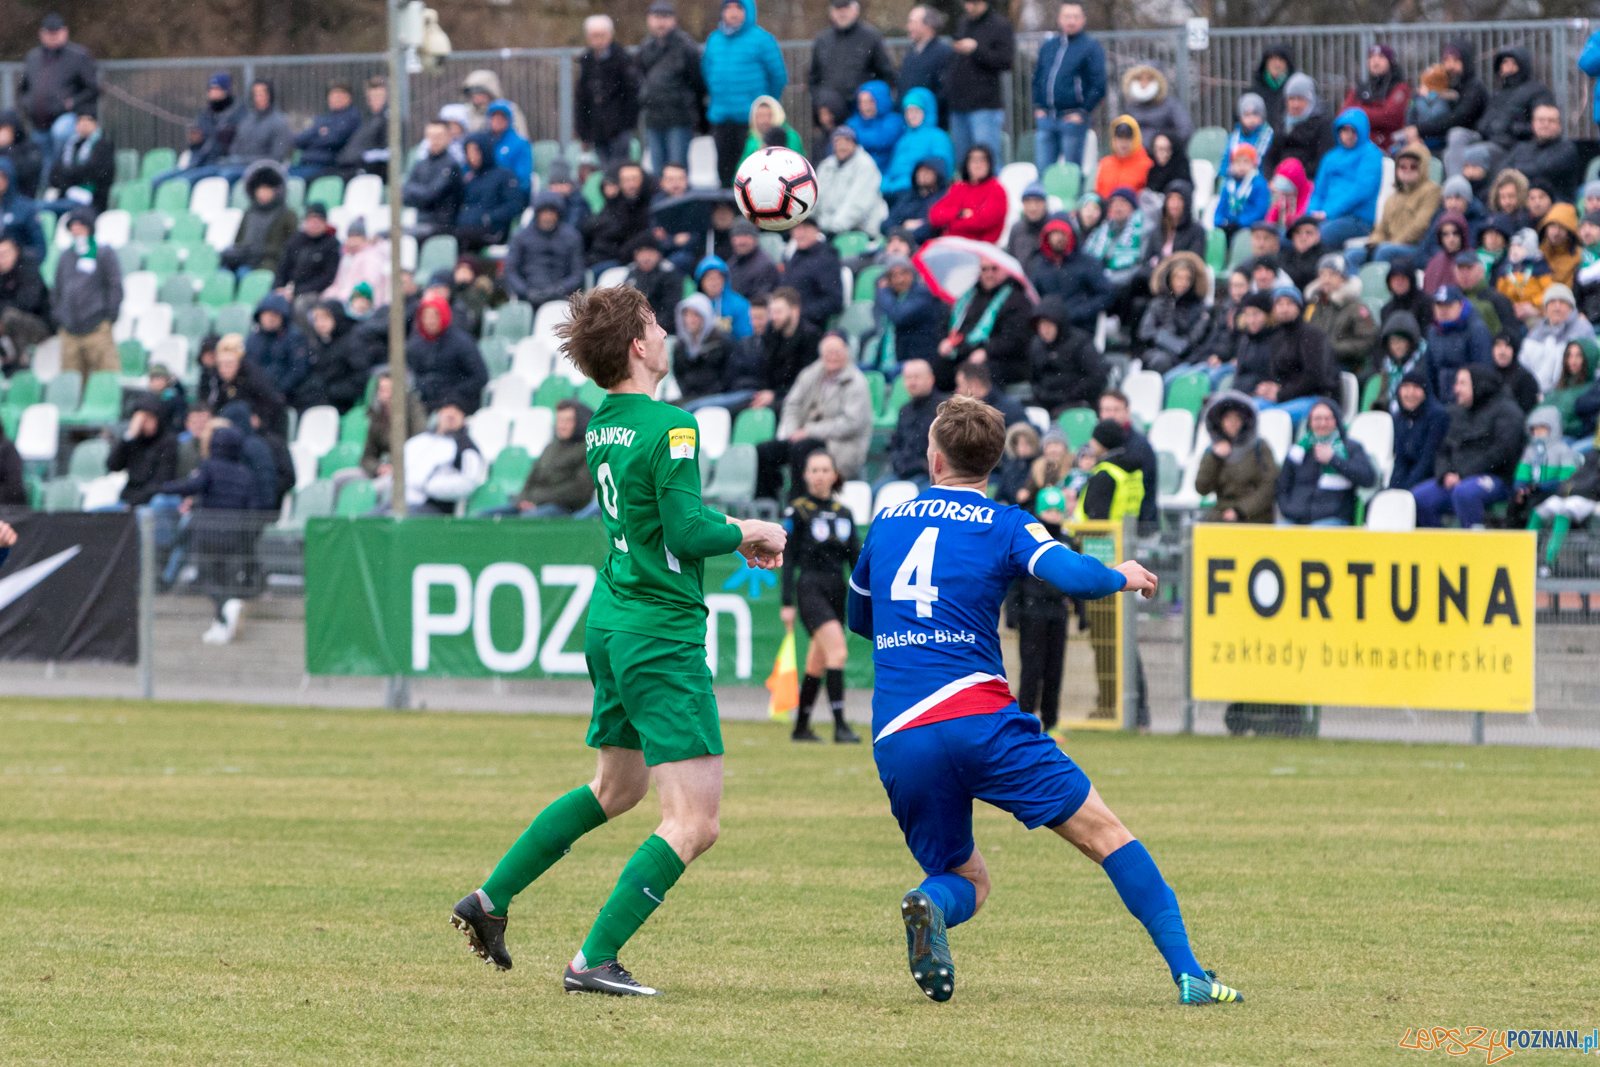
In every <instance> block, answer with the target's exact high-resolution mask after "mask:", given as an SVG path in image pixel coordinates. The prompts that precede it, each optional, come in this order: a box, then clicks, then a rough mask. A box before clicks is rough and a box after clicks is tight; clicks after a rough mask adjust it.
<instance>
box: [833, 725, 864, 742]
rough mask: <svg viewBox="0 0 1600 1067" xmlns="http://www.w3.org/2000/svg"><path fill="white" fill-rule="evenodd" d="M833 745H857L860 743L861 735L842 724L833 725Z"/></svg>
mask: <svg viewBox="0 0 1600 1067" xmlns="http://www.w3.org/2000/svg"><path fill="white" fill-rule="evenodd" d="M833 743H834V744H836V745H859V744H860V743H861V735H860V734H858V733H856V732H855V731H854V730H852V729H850V727H848V726H846V725H845V724H844V723H842V722H841V723H835V724H834V727H833Z"/></svg>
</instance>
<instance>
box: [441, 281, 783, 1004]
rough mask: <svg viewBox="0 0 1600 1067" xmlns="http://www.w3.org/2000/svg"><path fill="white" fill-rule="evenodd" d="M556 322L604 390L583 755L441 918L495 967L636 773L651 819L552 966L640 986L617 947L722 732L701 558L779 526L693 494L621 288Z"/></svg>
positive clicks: (660, 338) (651, 356)
mask: <svg viewBox="0 0 1600 1067" xmlns="http://www.w3.org/2000/svg"><path fill="white" fill-rule="evenodd" d="M571 311H572V315H571V318H570V319H569V320H568V321H567V322H566V323H564V324H563V325H562V326H561V327H560V328H559V332H560V333H561V335H562V336H563V337H564V338H565V340H566V342H567V356H568V358H570V359H571V360H572V361H573V362H574V363H575V364H576V365H577V366H578V368H579V369H580V370H582V371H583V372H584V373H585V374H587V375H588V376H589V377H590V378H592V379H594V381H595V383H596V384H598V385H600V386H601V387H602V388H604V389H605V390H606V393H607V396H606V399H605V402H604V403H602V404H601V405H600V409H599V410H598V411H596V412H595V414H594V417H593V418H592V419H590V421H589V429H588V432H587V433H586V434H585V436H584V441H585V445H586V447H587V453H588V464H589V471H590V473H591V474H592V475H593V476H594V484H595V486H596V488H597V491H598V493H599V496H600V506H601V515H602V518H603V519H604V521H605V526H606V533H607V535H608V537H609V539H610V541H611V547H610V550H609V551H608V553H607V555H606V563H605V568H604V570H603V571H602V572H601V574H600V579H599V581H598V582H597V583H596V585H595V590H594V596H593V599H591V600H590V602H589V616H588V623H587V634H586V636H585V639H584V655H585V656H587V657H588V661H589V678H590V680H591V681H593V683H594V713H593V717H592V719H591V720H590V723H589V738H588V741H589V745H590V747H592V748H597V749H599V750H600V758H599V768H598V770H597V771H596V772H595V777H594V780H593V781H592V782H590V783H589V784H588V785H582V786H579V787H578V788H577V789H574V790H573V791H572V792H570V793H568V794H566V795H565V796H563V797H560V798H559V799H557V800H556V801H555V802H554V803H552V804H551V805H550V806H549V807H547V808H545V809H544V810H543V811H542V812H540V813H539V817H538V818H536V819H534V821H533V824H532V825H531V826H529V827H528V829H527V830H526V831H524V832H523V834H522V836H521V837H520V838H518V840H517V843H516V844H514V845H513V846H511V851H509V852H507V853H506V854H505V856H504V858H502V859H501V860H500V863H499V865H498V866H496V867H495V869H494V873H493V874H491V875H490V876H489V880H488V881H487V882H485V883H484V884H483V887H482V888H480V889H477V890H475V891H474V892H472V893H469V894H467V896H466V897H464V898H462V900H461V901H460V902H459V903H458V904H456V906H455V909H454V910H453V912H452V913H451V917H450V921H451V922H452V923H453V924H454V925H455V926H456V927H457V929H459V930H461V931H462V932H463V933H464V934H466V936H467V942H468V944H469V945H470V947H471V949H472V951H473V952H474V953H476V954H477V955H478V956H481V957H482V958H483V959H485V960H487V961H488V962H490V963H492V964H494V965H495V966H496V967H498V968H500V969H501V970H508V969H509V968H510V967H511V955H510V954H509V953H508V952H507V951H506V944H505V929H506V909H507V907H509V906H510V904H511V900H512V898H513V897H515V896H516V894H518V893H520V892H521V891H522V890H523V889H525V888H527V886H528V885H529V884H531V883H532V882H533V880H534V879H535V878H538V877H539V876H540V875H541V874H543V873H544V872H545V871H546V870H548V869H549V868H550V866H551V865H552V864H554V863H555V862H556V861H557V860H559V859H560V858H561V857H562V856H564V855H566V854H567V852H569V851H570V850H571V848H572V845H573V842H575V841H576V840H577V839H578V838H580V837H582V836H583V835H584V834H586V833H588V832H589V831H590V830H593V829H595V828H596V827H598V826H599V825H601V824H602V823H604V822H605V821H606V820H607V819H611V818H615V817H616V816H618V815H621V814H622V813H623V812H626V811H628V810H630V809H631V808H633V806H634V805H636V804H638V803H639V801H641V800H643V799H644V795H645V793H646V791H647V790H648V789H649V787H650V782H651V780H652V778H653V779H654V780H655V784H656V791H657V792H658V793H659V794H660V796H661V825H660V826H659V827H657V829H656V832H655V833H654V834H652V835H651V836H650V837H649V838H648V839H647V840H646V841H645V842H644V844H642V845H640V846H639V850H638V851H637V852H635V853H634V855H633V858H632V859H630V860H629V861H628V863H627V866H625V867H624V868H623V869H622V876H621V877H620V878H619V879H618V880H617V885H616V888H615V889H614V890H612V893H611V899H610V900H608V901H607V902H606V905H605V907H604V908H602V909H601V911H600V915H599V917H598V918H597V919H595V923H594V927H593V929H591V930H590V931H589V936H588V937H587V938H586V939H585V940H584V942H583V947H582V948H581V949H579V951H578V954H577V955H576V956H575V957H573V960H572V962H571V963H570V964H568V966H567V970H566V974H565V976H564V977H563V979H562V981H563V985H564V986H565V988H566V989H567V990H568V991H570V992H595V993H612V994H616V995H619V996H653V995H655V992H656V991H655V990H654V989H651V988H650V987H648V986H644V985H641V984H639V983H638V982H636V981H634V980H633V977H632V976H631V975H629V974H628V972H627V971H626V970H624V969H623V968H622V965H621V964H620V963H618V962H617V953H618V951H619V950H620V949H621V948H622V946H623V944H624V943H625V942H626V941H627V940H628V938H629V937H631V936H633V933H634V931H636V930H637V929H639V927H640V926H641V925H643V924H644V921H645V920H646V919H648V918H649V917H650V914H651V912H653V911H655V909H656V908H657V907H658V906H659V905H660V904H661V903H662V898H663V897H664V896H665V895H666V892H667V890H669V889H671V888H672V886H673V884H674V883H676V882H677V880H678V878H679V877H680V876H681V875H682V874H683V871H684V868H685V867H686V866H687V865H688V864H689V863H690V862H691V861H692V860H693V859H694V858H695V857H696V856H698V855H700V854H701V853H702V852H704V851H705V850H706V849H708V848H710V847H711V845H712V844H713V843H714V842H715V841H716V839H717V810H718V807H719V806H720V804H721V801H722V731H721V728H720V727H719V725H718V723H717V702H716V698H715V697H714V696H713V695H712V691H711V672H710V670H709V669H708V668H707V666H706V649H705V637H706V605H705V596H704V592H703V588H702V576H703V572H704V564H703V563H702V561H703V560H704V559H706V558H707V557H708V556H720V555H723V554H725V553H729V552H735V551H737V552H739V553H741V554H742V555H743V556H744V557H745V558H746V559H747V560H749V561H750V563H751V565H753V566H758V567H763V568H767V569H771V568H774V567H777V566H779V565H780V564H781V563H782V561H783V547H784V532H783V527H781V526H779V525H777V524H776V523H771V522H762V521H759V520H755V519H743V520H735V519H730V518H727V517H725V516H723V515H720V514H718V513H717V512H714V511H710V510H708V509H707V508H705V507H704V506H703V505H702V504H701V502H700V457H699V451H698V449H699V440H698V438H697V434H696V423H695V420H694V416H693V415H690V414H688V413H687V412H685V411H683V410H682V409H681V408H676V407H673V406H672V405H670V404H663V403H661V402H659V401H657V400H655V399H654V397H655V394H656V387H657V386H658V385H660V384H661V381H662V379H663V378H665V377H666V376H667V370H668V368H669V365H670V364H669V357H668V353H667V348H666V336H667V334H666V331H665V330H663V329H662V328H661V326H660V325H659V324H658V323H657V322H656V320H655V315H654V314H653V313H652V312H651V310H650V304H649V302H648V301H647V300H646V299H645V298H644V296H643V295H642V294H641V293H640V292H639V291H638V290H636V289H629V288H623V287H617V288H611V289H596V290H593V291H592V292H589V293H578V294H575V295H574V296H573V297H572V299H571Z"/></svg>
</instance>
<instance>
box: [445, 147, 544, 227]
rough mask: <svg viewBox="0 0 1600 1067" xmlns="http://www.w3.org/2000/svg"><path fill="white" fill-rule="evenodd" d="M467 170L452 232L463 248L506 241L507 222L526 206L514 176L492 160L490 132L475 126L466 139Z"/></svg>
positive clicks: (519, 185) (508, 224)
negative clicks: (475, 131)
mask: <svg viewBox="0 0 1600 1067" xmlns="http://www.w3.org/2000/svg"><path fill="white" fill-rule="evenodd" d="M466 156H467V172H466V174H465V175H464V177H463V182H462V185H463V188H462V192H461V208H460V210H458V211H457V212H456V225H455V234H456V240H457V241H458V242H460V247H461V249H462V250H463V251H467V252H476V251H478V250H479V249H481V248H486V247H487V246H489V245H499V244H505V243H506V235H507V234H508V233H510V231H511V224H512V223H514V222H515V221H516V220H517V217H518V216H519V215H521V214H522V209H523V208H524V207H526V206H527V197H526V196H525V195H523V191H522V185H521V183H519V182H518V181H517V176H516V175H515V174H513V173H511V171H509V170H507V169H506V168H505V167H502V166H501V165H500V164H499V163H498V162H496V161H495V155H494V140H493V137H492V135H490V134H488V133H485V132H483V131H482V130H479V131H478V132H477V133H474V134H471V135H470V136H468V137H467V141H466Z"/></svg>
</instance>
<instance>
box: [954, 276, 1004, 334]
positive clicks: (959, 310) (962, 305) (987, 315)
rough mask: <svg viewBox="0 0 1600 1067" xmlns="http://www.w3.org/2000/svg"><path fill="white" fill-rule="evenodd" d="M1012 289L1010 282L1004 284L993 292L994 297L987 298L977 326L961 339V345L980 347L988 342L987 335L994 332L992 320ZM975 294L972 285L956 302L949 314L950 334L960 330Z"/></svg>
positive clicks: (975, 291)
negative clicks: (987, 300) (987, 301)
mask: <svg viewBox="0 0 1600 1067" xmlns="http://www.w3.org/2000/svg"><path fill="white" fill-rule="evenodd" d="M1013 288H1015V286H1013V285H1012V284H1011V283H1010V282H1006V283H1005V284H1004V285H1002V286H1001V287H1000V288H998V289H996V290H995V291H994V296H992V297H990V298H989V303H988V306H986V307H985V308H984V309H983V314H982V315H980V316H979V317H978V324H977V325H976V326H974V327H973V328H972V329H971V330H969V331H968V332H967V333H966V335H965V336H963V337H962V338H961V340H962V343H964V344H969V345H981V344H983V343H984V342H986V341H988V340H989V334H990V333H991V332H993V330H994V320H995V319H997V318H999V317H1000V309H1001V308H1002V307H1004V306H1005V302H1006V301H1007V300H1008V299H1009V298H1010V297H1011V290H1012V289H1013ZM977 292H978V287H977V286H976V285H974V286H973V287H972V288H971V289H968V290H967V291H966V292H965V293H962V294H961V299H959V300H957V301H956V306H955V307H954V308H953V309H952V310H951V312H950V330H951V332H952V333H954V332H956V331H958V330H960V329H961V324H962V323H963V322H965V321H966V318H967V309H968V308H970V307H971V306H972V300H973V297H974V296H975V295H976V294H977Z"/></svg>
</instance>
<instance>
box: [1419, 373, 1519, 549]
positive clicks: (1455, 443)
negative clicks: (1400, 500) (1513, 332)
mask: <svg viewBox="0 0 1600 1067" xmlns="http://www.w3.org/2000/svg"><path fill="white" fill-rule="evenodd" d="M1452 394H1453V396H1454V399H1455V404H1454V405H1453V406H1452V407H1451V409H1450V425H1449V427H1448V428H1447V429H1446V430H1445V435H1444V439H1443V440H1442V441H1441V442H1440V443H1439V451H1438V452H1437V453H1436V454H1435V456H1434V462H1433V477H1432V478H1430V479H1428V480H1427V481H1424V482H1421V483H1419V484H1417V485H1416V486H1413V487H1412V490H1411V495H1412V496H1413V497H1415V498H1416V501H1417V526H1418V527H1421V528H1431V527H1437V526H1439V525H1440V521H1439V520H1440V516H1441V515H1444V514H1447V513H1450V512H1454V514H1455V516H1456V520H1457V521H1458V522H1459V523H1460V524H1461V527H1462V528H1463V529H1467V528H1470V527H1475V526H1482V525H1483V520H1484V509H1485V507H1486V506H1487V505H1489V504H1493V503H1496V502H1498V501H1501V500H1504V499H1506V497H1507V496H1508V495H1509V493H1510V482H1511V479H1512V477H1513V476H1514V474H1515V471H1516V465H1517V460H1518V458H1519V457H1520V456H1521V454H1522V443H1523V415H1522V409H1520V408H1518V407H1517V405H1516V402H1515V401H1513V400H1512V399H1511V398H1510V397H1509V396H1507V395H1505V393H1504V391H1503V390H1502V389H1501V388H1500V378H1499V375H1498V374H1496V373H1495V370H1494V368H1493V367H1486V366H1478V365H1474V366H1470V367H1462V368H1460V369H1459V370H1458V371H1457V372H1456V376H1455V380H1454V382H1453V385H1452Z"/></svg>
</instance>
